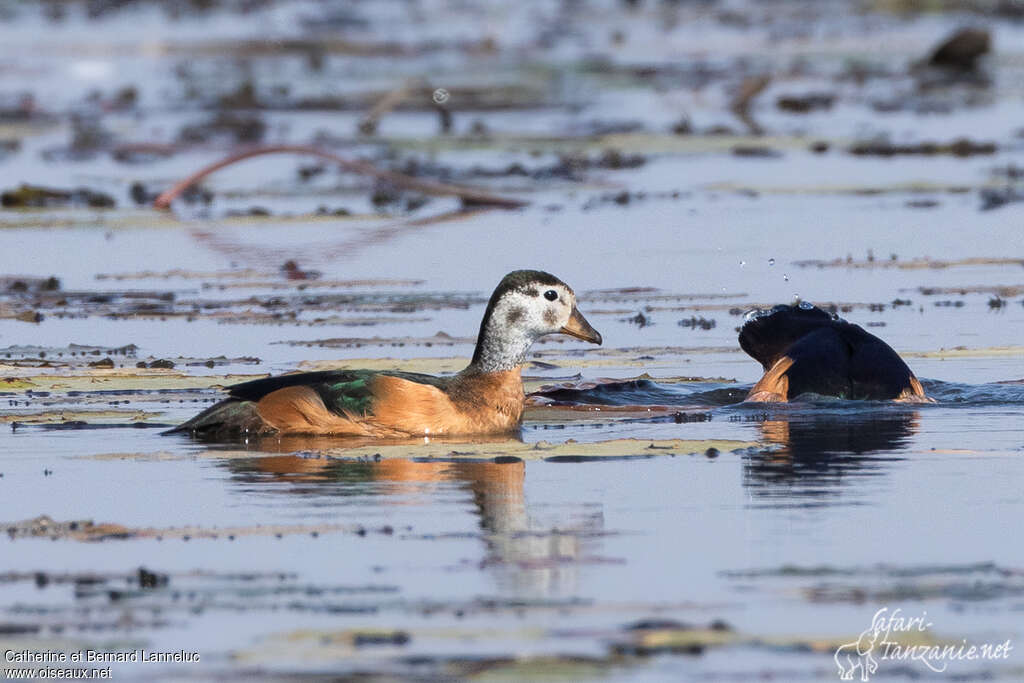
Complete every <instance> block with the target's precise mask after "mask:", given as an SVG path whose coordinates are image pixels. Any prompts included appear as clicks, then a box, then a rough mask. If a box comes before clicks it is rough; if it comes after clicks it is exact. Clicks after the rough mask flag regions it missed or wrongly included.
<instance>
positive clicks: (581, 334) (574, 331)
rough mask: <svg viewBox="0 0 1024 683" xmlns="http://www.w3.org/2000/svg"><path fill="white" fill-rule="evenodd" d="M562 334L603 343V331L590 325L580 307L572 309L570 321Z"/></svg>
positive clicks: (598, 343)
mask: <svg viewBox="0 0 1024 683" xmlns="http://www.w3.org/2000/svg"><path fill="white" fill-rule="evenodd" d="M560 332H561V333H562V334H567V335H569V336H570V337H576V338H577V339H582V340H583V341H586V342H590V343H591V344H597V345H600V344H601V333H600V332H598V331H597V330H595V329H594V328H593V327H591V326H590V323H588V322H587V319H586V318H584V317H583V314H582V313H580V311H579V309H578V308H573V309H572V315H571V316H569V322H567V323H566V324H565V326H564V327H563V328H562V329H561V330H560Z"/></svg>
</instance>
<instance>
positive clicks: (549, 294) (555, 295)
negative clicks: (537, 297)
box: [544, 289, 558, 301]
mask: <svg viewBox="0 0 1024 683" xmlns="http://www.w3.org/2000/svg"><path fill="white" fill-rule="evenodd" d="M544 298H545V299H547V300H548V301H554V300H555V299H557V298H558V292H556V291H555V290H553V289H549V290H548V291H546V292H544Z"/></svg>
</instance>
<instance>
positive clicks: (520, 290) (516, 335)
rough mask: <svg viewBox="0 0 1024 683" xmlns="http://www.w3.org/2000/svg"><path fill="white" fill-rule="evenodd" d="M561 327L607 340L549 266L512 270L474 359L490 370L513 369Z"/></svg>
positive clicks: (490, 307)
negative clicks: (578, 306) (528, 352)
mask: <svg viewBox="0 0 1024 683" xmlns="http://www.w3.org/2000/svg"><path fill="white" fill-rule="evenodd" d="M559 333H561V334H568V335H571V336H573V337H576V338H577V339H582V340H583V341H588V342H591V343H593V344H600V343H601V334H600V333H599V332H598V331H597V330H595V329H594V328H593V327H591V326H590V323H589V322H587V319H586V318H584V317H583V314H582V313H580V312H579V309H578V308H576V294H575V293H574V292H573V291H572V287H570V286H569V285H567V284H565V283H564V282H562V281H561V280H559V279H558V278H557V277H555V276H554V275H551V274H550V273H545V272H543V271H539V270H515V271H512V272H511V273H509V274H508V275H506V276H505V277H504V278H502V280H501V282H500V283H498V287H497V288H496V289H495V290H494V294H492V295H491V300H490V301H489V302H488V304H487V310H486V311H485V312H484V319H483V321H482V322H481V323H480V336H479V337H478V338H477V343H476V353H475V354H474V355H473V364H474V365H475V366H477V367H478V368H480V369H482V370H486V371H494V370H510V369H512V368H515V367H518V366H519V365H520V364H521V363H522V362H523V358H524V357H525V355H526V352H527V351H528V350H529V348H530V345H531V344H533V342H534V341H536V340H537V339H540V338H541V337H543V336H544V335H547V334H559Z"/></svg>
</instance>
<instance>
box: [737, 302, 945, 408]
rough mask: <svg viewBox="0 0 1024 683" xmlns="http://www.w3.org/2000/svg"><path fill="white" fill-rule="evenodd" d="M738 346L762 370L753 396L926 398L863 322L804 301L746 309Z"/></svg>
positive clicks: (896, 357) (772, 399) (749, 398)
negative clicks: (767, 307) (852, 321)
mask: <svg viewBox="0 0 1024 683" xmlns="http://www.w3.org/2000/svg"><path fill="white" fill-rule="evenodd" d="M739 342H740V347H741V348H742V349H743V350H744V351H745V352H746V353H747V355H749V356H750V357H751V358H753V359H754V360H756V361H758V362H759V363H761V366H762V367H763V368H764V375H763V376H762V377H761V379H760V380H758V382H757V383H756V384H755V385H754V386H753V388H751V390H750V392H749V393H748V394H747V397H746V400H747V401H751V402H787V401H792V400H793V399H794V398H796V397H797V396H800V395H801V394H818V395H820V396H834V397H837V398H847V399H860V400H875V401H889V400H891V401H901V402H913V403H924V402H929V401H930V399H929V398H928V397H927V396H926V395H925V391H924V387H922V386H921V382H920V381H919V380H918V379H917V377H916V376H915V375H914V373H913V372H912V371H911V370H910V368H909V367H908V366H907V364H906V363H905V362H903V359H902V358H900V357H899V354H897V353H896V352H895V351H894V350H893V349H892V347H891V346H889V345H888V344H886V343H885V342H884V341H882V340H881V339H879V338H878V337H876V336H875V335H873V334H870V333H869V332H867V331H865V330H864V329H863V328H862V327H860V326H859V325H855V324H853V323H849V322H847V321H845V320H843V319H842V318H840V317H839V316H838V315H836V314H834V313H828V312H826V311H824V310H822V309H820V308H818V307H817V306H814V305H813V304H811V303H809V302H806V301H802V302H799V303H797V304H794V305H779V306H775V307H774V308H772V309H770V310H753V311H750V312H749V313H747V315H746V320H745V322H744V324H743V326H742V327H741V328H740V332H739Z"/></svg>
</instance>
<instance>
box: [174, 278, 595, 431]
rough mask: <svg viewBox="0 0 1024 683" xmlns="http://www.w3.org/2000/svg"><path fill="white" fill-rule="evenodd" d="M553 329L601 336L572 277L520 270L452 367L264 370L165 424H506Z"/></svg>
mask: <svg viewBox="0 0 1024 683" xmlns="http://www.w3.org/2000/svg"><path fill="white" fill-rule="evenodd" d="M556 333H561V334H566V335H569V336H572V337H576V338H578V339H582V340H583V341H586V342H590V343H592V344H597V345H600V344H601V342H602V339H601V334H600V333H599V332H598V331H597V330H595V329H594V328H593V327H592V326H591V325H590V323H589V322H587V319H586V318H585V317H584V316H583V314H582V313H580V311H579V309H578V308H577V306H576V294H575V293H574V292H573V290H572V288H571V287H569V285H567V284H565V283H564V282H563V281H562V280H560V279H558V278H557V277H555V276H554V275H551V274H550V273H546V272H544V271H539V270H516V271H513V272H511V273H509V274H508V275H506V276H505V277H504V278H502V280H501V282H500V283H499V284H498V286H497V288H495V290H494V293H493V294H492V295H491V297H490V300H489V301H488V303H487V308H486V309H485V311H484V316H483V320H481V322H480V332H479V334H478V336H477V341H476V348H475V349H474V352H473V358H472V360H471V361H470V362H469V365H467V366H466V368H465V369H464V370H462V371H460V372H458V373H457V374H455V375H452V376H446V377H437V376H433V375H426V374H420V373H413V372H401V371H394V372H393V371H374V370H348V369H340V370H324V371H317V372H299V373H291V374H285V375H279V376H275V377H267V378H264V379H257V380H253V381H249V382H243V383H241V384H235V385H232V386H230V387H228V388H227V393H228V395H227V397H226V398H224V399H223V400H221V401H220V402H218V403H216V404H214V405H213V406H210V407H209V408H207V409H206V410H204V411H203V412H201V413H200V414H198V415H196V416H195V417H193V418H192V419H191V420H188V421H187V422H185V423H183V424H181V425H179V426H177V427H175V428H173V429H171V430H169V431H168V432H165V433H170V434H182V433H184V434H189V435H192V436H195V437H206V438H211V437H212V438H225V437H239V436H242V437H248V436H265V435H275V434H276V435H298V434H302V435H325V436H344V437H363V438H367V437H369V438H371V439H377V438H403V437H411V436H415V437H421V436H422V437H431V436H452V435H476V434H497V433H502V432H512V431H515V430H516V429H518V427H519V425H520V424H521V421H522V415H523V405H524V403H525V394H524V391H523V381H522V376H521V369H520V366H521V365H522V363H523V361H524V360H525V357H526V354H527V352H528V351H529V349H530V347H531V346H532V345H533V343H534V342H535V341H537V340H538V339H540V338H541V337H543V336H545V335H548V334H556Z"/></svg>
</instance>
